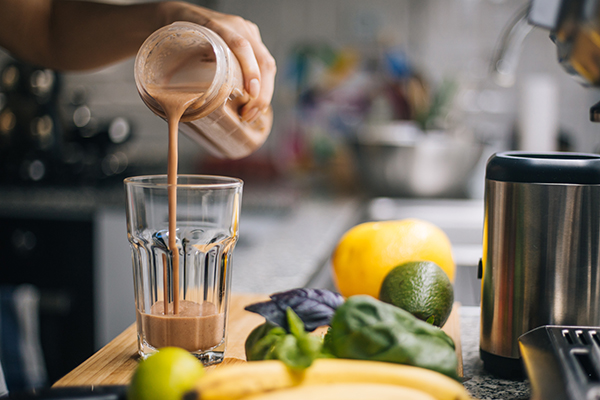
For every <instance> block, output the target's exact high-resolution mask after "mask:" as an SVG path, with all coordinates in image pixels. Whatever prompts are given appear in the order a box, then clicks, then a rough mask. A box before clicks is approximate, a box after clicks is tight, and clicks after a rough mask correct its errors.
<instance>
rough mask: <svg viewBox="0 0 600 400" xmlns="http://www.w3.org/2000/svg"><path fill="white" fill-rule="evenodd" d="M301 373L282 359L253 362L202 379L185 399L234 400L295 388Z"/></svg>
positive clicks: (229, 366) (208, 374)
mask: <svg viewBox="0 0 600 400" xmlns="http://www.w3.org/2000/svg"><path fill="white" fill-rule="evenodd" d="M302 375H303V374H302V372H296V371H293V370H291V369H289V368H288V367H287V366H286V365H285V364H284V363H283V362H281V361H279V360H266V361H251V362H247V363H244V364H233V365H227V366H224V367H221V368H217V369H214V370H212V371H210V372H209V373H207V374H206V375H205V376H203V377H202V379H200V380H199V381H198V382H197V384H196V385H195V387H194V389H193V390H192V391H191V392H188V393H187V394H186V395H185V396H184V400H234V399H240V398H242V397H245V396H249V395H252V394H256V393H261V392H266V391H271V390H277V389H283V388H288V387H292V386H296V385H299V384H301V383H302Z"/></svg>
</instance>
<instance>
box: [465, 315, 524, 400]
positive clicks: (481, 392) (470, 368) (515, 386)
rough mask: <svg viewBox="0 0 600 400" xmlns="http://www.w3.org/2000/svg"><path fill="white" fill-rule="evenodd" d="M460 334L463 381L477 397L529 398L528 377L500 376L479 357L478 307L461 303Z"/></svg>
mask: <svg viewBox="0 0 600 400" xmlns="http://www.w3.org/2000/svg"><path fill="white" fill-rule="evenodd" d="M460 311H461V312H460V329H461V332H460V337H461V344H462V352H463V370H464V376H465V382H464V385H465V387H466V388H467V391H468V392H469V394H470V395H471V396H473V397H474V398H475V399H478V400H496V399H498V400H500V399H501V400H525V399H529V398H530V395H531V393H530V386H529V381H528V380H524V381H512V380H506V379H498V378H496V377H494V376H493V375H491V374H489V373H488V372H487V371H486V370H484V369H483V362H482V361H481V359H480V358H479V318H480V308H479V307H461V309H460Z"/></svg>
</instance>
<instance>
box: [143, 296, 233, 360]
mask: <svg viewBox="0 0 600 400" xmlns="http://www.w3.org/2000/svg"><path fill="white" fill-rule="evenodd" d="M164 304H165V303H164V302H162V301H159V302H156V303H154V305H153V306H152V307H151V308H150V314H145V313H141V314H139V320H140V321H141V324H142V329H143V332H144V333H145V335H146V342H148V344H149V345H151V346H152V347H154V348H160V347H165V346H177V347H181V348H184V349H186V350H188V351H198V350H208V349H211V348H213V347H215V346H217V345H219V344H220V343H221V341H222V340H223V337H224V335H223V333H224V329H225V325H224V324H225V318H224V314H223V313H219V312H217V307H216V306H215V305H214V304H213V303H211V302H204V303H202V304H198V303H196V302H194V301H187V300H182V301H181V302H179V313H178V314H177V315H173V314H170V313H169V310H167V312H166V313H165V310H164ZM168 308H169V309H170V308H172V306H170V307H168ZM138 313H139V312H138Z"/></svg>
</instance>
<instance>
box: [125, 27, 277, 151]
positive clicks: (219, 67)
mask: <svg viewBox="0 0 600 400" xmlns="http://www.w3.org/2000/svg"><path fill="white" fill-rule="evenodd" d="M135 82H136V85H137V89H138V92H139V94H140V97H141V98H142V100H143V101H144V103H145V104H146V105H147V106H148V108H150V109H151V110H152V111H153V112H154V113H155V114H156V115H158V116H160V117H162V118H163V119H166V115H165V112H164V110H163V109H162V107H161V106H160V105H159V103H158V102H157V101H156V99H155V98H154V97H153V95H152V93H153V90H157V91H168V92H169V94H171V95H175V96H176V95H177V94H178V93H182V94H183V93H187V94H189V93H190V92H195V93H197V95H198V97H197V99H196V100H195V101H194V102H193V103H191V105H190V106H189V107H188V109H187V110H186V111H185V112H184V113H183V116H182V117H181V122H183V123H182V124H180V125H179V127H180V130H181V131H182V132H184V133H185V134H187V135H188V136H189V137H191V138H192V139H193V140H196V141H197V142H199V143H200V144H201V145H202V146H203V147H204V148H205V149H207V150H208V151H209V152H210V153H211V154H212V155H215V156H218V157H222V158H231V159H237V158H242V157H245V156H247V155H249V154H250V153H252V152H254V151H255V150H257V149H258V148H259V147H260V146H261V145H262V144H263V143H264V141H265V140H266V138H267V136H268V135H269V133H270V131H271V126H272V123H273V114H272V111H271V110H270V109H269V111H268V112H266V113H263V114H261V115H260V116H259V118H257V119H256V120H255V121H254V122H252V123H247V122H244V121H242V120H241V118H240V116H239V114H238V110H239V109H240V108H241V107H242V106H243V105H244V104H246V103H247V102H248V101H249V100H250V96H249V95H248V93H246V91H245V90H244V84H243V82H244V81H243V76H242V71H241V68H240V65H239V62H238V60H237V58H236V57H235V55H234V54H233V53H232V52H231V50H230V49H229V47H228V46H227V45H226V44H225V42H224V41H223V39H222V38H221V37H220V36H219V35H217V34H216V33H214V32H213V31H211V30H210V29H207V28H205V27H203V26H200V25H196V24H192V23H188V22H176V23H173V24H171V25H168V26H166V27H163V28H161V29H159V30H158V31H156V32H154V33H153V34H152V35H150V37H148V39H146V41H145V42H144V44H143V45H142V47H141V48H140V50H139V52H138V55H137V57H136V60H135Z"/></svg>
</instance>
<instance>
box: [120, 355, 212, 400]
mask: <svg viewBox="0 0 600 400" xmlns="http://www.w3.org/2000/svg"><path fill="white" fill-rule="evenodd" d="M203 375H204V366H203V365H202V363H201V362H200V361H198V359H196V357H194V356H193V355H191V354H190V353H189V352H187V351H186V350H183V349H180V348H178V347H164V348H162V349H160V350H159V351H158V352H157V353H154V354H152V355H150V356H148V358H146V359H145V360H142V361H140V363H139V365H138V366H137V368H136V370H135V373H134V375H133V378H132V379H131V384H130V385H129V387H128V391H127V400H181V398H182V397H183V394H184V393H186V392H187V391H189V390H190V389H192V388H193V386H194V384H195V383H196V382H197V380H198V379H199V378H200V377H202V376H203Z"/></svg>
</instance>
